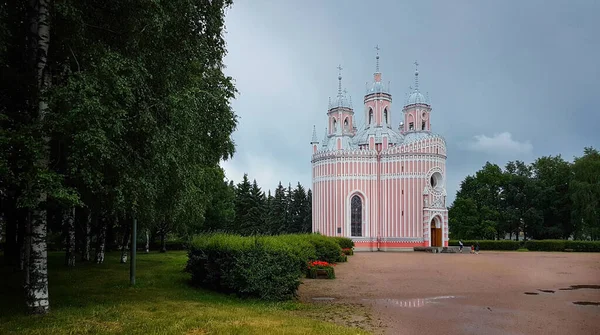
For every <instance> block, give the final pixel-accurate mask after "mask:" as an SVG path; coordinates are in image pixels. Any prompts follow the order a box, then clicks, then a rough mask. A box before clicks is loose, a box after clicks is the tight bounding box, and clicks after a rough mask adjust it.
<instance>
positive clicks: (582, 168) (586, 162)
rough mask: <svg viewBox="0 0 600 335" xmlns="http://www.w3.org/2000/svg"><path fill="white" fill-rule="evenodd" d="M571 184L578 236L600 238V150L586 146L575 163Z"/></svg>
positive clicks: (573, 214)
mask: <svg viewBox="0 0 600 335" xmlns="http://www.w3.org/2000/svg"><path fill="white" fill-rule="evenodd" d="M572 170H573V179H572V180H571V183H570V185H569V191H570V195H571V201H572V202H573V211H572V218H573V222H574V223H575V229H576V237H578V238H581V239H588V238H589V239H592V240H600V152H598V150H596V149H594V148H585V150H584V155H583V156H582V157H579V158H576V159H575V162H574V163H573V167H572Z"/></svg>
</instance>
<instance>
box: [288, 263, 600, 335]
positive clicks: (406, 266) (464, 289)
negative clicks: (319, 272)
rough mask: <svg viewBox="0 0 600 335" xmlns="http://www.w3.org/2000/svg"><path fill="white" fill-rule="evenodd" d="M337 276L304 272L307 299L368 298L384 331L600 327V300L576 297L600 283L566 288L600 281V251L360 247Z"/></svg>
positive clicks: (592, 292) (587, 330)
mask: <svg viewBox="0 0 600 335" xmlns="http://www.w3.org/2000/svg"><path fill="white" fill-rule="evenodd" d="M336 276H337V279H335V280H304V284H303V285H301V288H300V297H301V299H302V300H303V301H307V302H314V303H327V302H326V301H327V300H322V299H321V300H318V299H313V298H319V297H332V298H335V300H333V301H332V302H330V303H346V304H347V303H351V304H365V305H367V306H370V308H371V314H372V316H373V318H374V319H381V322H382V323H383V325H384V326H385V327H384V328H383V329H380V330H381V332H382V333H386V334H419V333H423V334H427V333H429V334H432V333H433V334H435V333H439V334H442V333H443V334H487V335H494V334H594V333H595V334H598V333H600V306H594V305H584V306H582V305H575V304H573V302H575V301H588V302H600V289H572V290H560V289H561V288H569V287H570V286H571V285H581V284H593V285H600V254H598V253H596V254H592V253H541V252H482V253H481V254H479V255H471V254H468V251H467V253H466V254H464V253H463V254H430V253H423V252H409V253H357V254H355V255H354V256H351V257H350V261H349V262H348V263H341V264H338V265H337V266H336ZM598 288H600V286H598ZM540 289H541V290H552V291H554V293H551V292H550V291H549V292H542V291H540ZM525 292H529V293H537V294H525Z"/></svg>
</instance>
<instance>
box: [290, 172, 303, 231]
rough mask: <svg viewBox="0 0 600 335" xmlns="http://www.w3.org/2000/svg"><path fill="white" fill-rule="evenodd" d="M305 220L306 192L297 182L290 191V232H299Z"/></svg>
mask: <svg viewBox="0 0 600 335" xmlns="http://www.w3.org/2000/svg"><path fill="white" fill-rule="evenodd" d="M305 220H306V192H305V191H304V187H302V185H300V183H298V185H297V186H296V189H294V190H293V191H292V196H291V201H290V226H289V232H290V233H300V232H302V230H303V226H304V221H305Z"/></svg>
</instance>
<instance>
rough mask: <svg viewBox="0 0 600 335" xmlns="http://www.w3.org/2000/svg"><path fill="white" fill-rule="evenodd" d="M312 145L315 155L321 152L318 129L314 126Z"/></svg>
mask: <svg viewBox="0 0 600 335" xmlns="http://www.w3.org/2000/svg"><path fill="white" fill-rule="evenodd" d="M310 145H312V147H313V154H315V153H317V150H319V139H318V138H317V128H316V127H315V126H314V125H313V133H312V140H310Z"/></svg>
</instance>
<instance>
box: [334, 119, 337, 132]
mask: <svg viewBox="0 0 600 335" xmlns="http://www.w3.org/2000/svg"><path fill="white" fill-rule="evenodd" d="M336 131H337V121H336V120H335V119H333V132H334V133H335V132H336Z"/></svg>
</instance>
